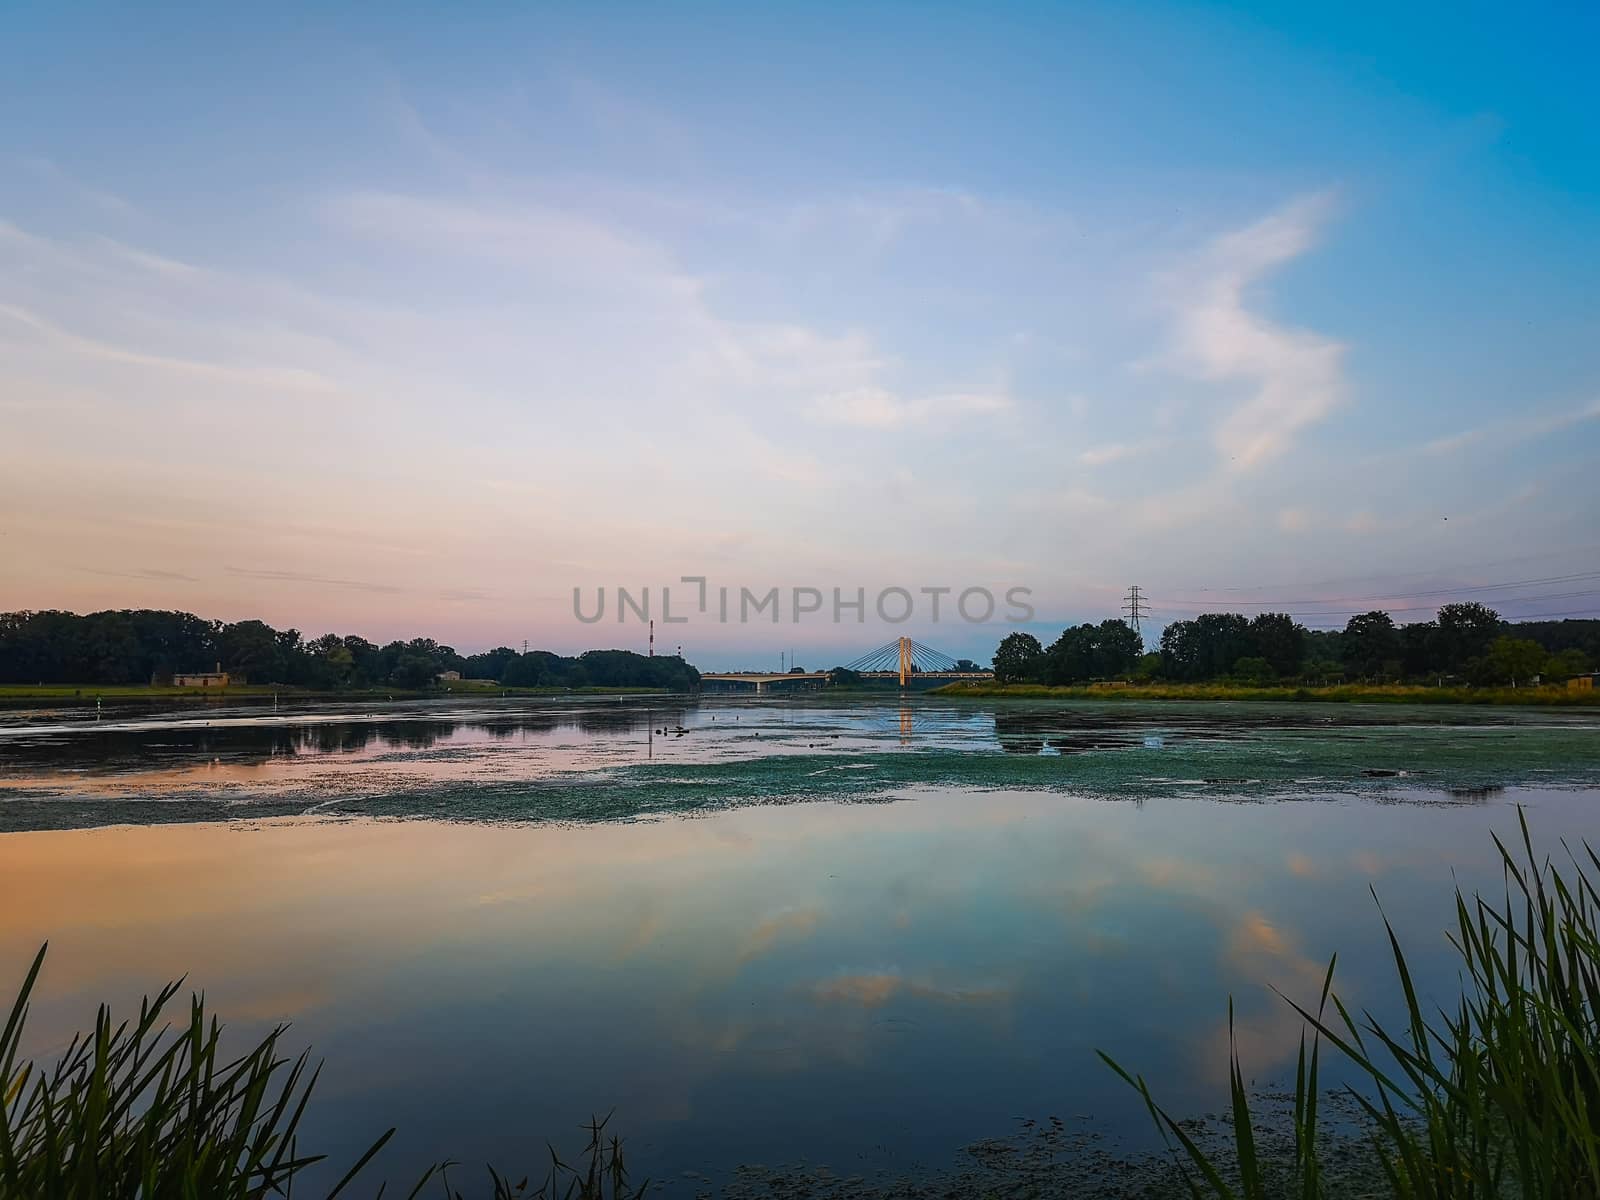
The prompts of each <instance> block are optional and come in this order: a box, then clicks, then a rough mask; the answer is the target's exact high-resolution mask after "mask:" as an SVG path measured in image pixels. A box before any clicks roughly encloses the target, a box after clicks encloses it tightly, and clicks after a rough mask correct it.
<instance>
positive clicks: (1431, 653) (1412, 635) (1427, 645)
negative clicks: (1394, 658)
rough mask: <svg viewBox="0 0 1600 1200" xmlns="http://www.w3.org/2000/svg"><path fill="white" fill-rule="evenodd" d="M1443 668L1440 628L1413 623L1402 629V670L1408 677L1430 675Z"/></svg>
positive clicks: (1430, 623)
mask: <svg viewBox="0 0 1600 1200" xmlns="http://www.w3.org/2000/svg"><path fill="white" fill-rule="evenodd" d="M1442 666H1443V664H1442V662H1441V661H1440V659H1439V626H1438V625H1437V624H1436V623H1435V622H1433V621H1413V622H1412V623H1411V624H1410V625H1402V626H1401V627H1400V669H1401V670H1402V671H1404V672H1405V674H1406V675H1407V676H1411V677H1415V676H1419V675H1428V674H1431V673H1433V672H1434V671H1436V670H1439V669H1441V668H1442Z"/></svg>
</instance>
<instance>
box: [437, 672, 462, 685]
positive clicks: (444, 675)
mask: <svg viewBox="0 0 1600 1200" xmlns="http://www.w3.org/2000/svg"><path fill="white" fill-rule="evenodd" d="M434 678H435V679H437V680H438V681H439V682H440V683H457V682H459V681H460V679H461V672H460V671H440V672H439V673H438V674H437V675H435V676H434Z"/></svg>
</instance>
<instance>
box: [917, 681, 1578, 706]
mask: <svg viewBox="0 0 1600 1200" xmlns="http://www.w3.org/2000/svg"><path fill="white" fill-rule="evenodd" d="M927 694H928V695H930V696H943V697H947V698H950V699H957V700H959V699H972V700H1008V699H1009V700H1102V701H1119V700H1189V701H1194V700H1237V701H1249V702H1277V703H1289V704H1445V705H1463V704H1464V705H1483V706H1499V707H1516V708H1600V691H1592V690H1591V691H1568V690H1567V689H1566V688H1564V687H1556V686H1549V687H1524V688H1509V687H1504V688H1473V687H1424V686H1410V685H1400V684H1387V685H1386V684H1359V683H1345V684H1335V685H1333V686H1329V687H1303V686H1298V685H1296V686H1289V685H1269V686H1264V687H1253V686H1247V685H1242V684H1225V683H1161V684H1133V683H1130V684H1106V683H1090V684H1069V685H1064V686H1060V685H1050V684H1043V683H951V684H946V685H945V686H944V687H941V688H933V689H931V690H930V691H929V692H928V693H927Z"/></svg>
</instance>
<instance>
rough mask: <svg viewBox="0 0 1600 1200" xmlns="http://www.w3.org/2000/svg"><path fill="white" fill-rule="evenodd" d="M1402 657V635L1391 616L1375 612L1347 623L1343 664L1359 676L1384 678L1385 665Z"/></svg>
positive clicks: (1376, 610)
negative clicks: (1382, 675)
mask: <svg viewBox="0 0 1600 1200" xmlns="http://www.w3.org/2000/svg"><path fill="white" fill-rule="evenodd" d="M1399 657H1400V635H1399V633H1397V632H1396V630H1395V627H1394V618H1393V617H1391V616H1390V615H1389V614H1388V613H1386V612H1383V611H1381V610H1378V609H1374V610H1373V611H1372V612H1366V613H1362V614H1361V615H1360V616H1355V617H1351V618H1350V620H1349V621H1348V622H1346V624H1345V627H1344V661H1345V665H1346V666H1347V667H1349V668H1350V669H1351V670H1352V671H1354V672H1356V673H1357V674H1358V675H1363V676H1367V677H1371V676H1374V675H1381V674H1382V673H1383V670H1384V664H1385V663H1387V662H1389V661H1391V660H1393V659H1398V658H1399Z"/></svg>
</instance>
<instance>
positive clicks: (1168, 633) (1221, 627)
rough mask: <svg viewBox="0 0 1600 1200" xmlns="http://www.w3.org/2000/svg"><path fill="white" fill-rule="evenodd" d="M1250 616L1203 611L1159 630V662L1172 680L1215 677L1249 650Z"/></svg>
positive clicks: (1225, 671) (1230, 666) (1231, 666)
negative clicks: (1196, 615)
mask: <svg viewBox="0 0 1600 1200" xmlns="http://www.w3.org/2000/svg"><path fill="white" fill-rule="evenodd" d="M1251 649H1252V647H1251V642H1250V619H1249V618H1248V617H1245V616H1241V615H1240V614H1239V613H1202V614H1201V615H1200V616H1198V617H1196V618H1195V619H1194V620H1192V621H1174V622H1173V623H1172V624H1171V625H1168V626H1167V627H1166V628H1165V629H1164V630H1162V631H1161V661H1162V669H1163V671H1164V673H1165V674H1166V675H1167V676H1168V677H1169V678H1171V679H1184V680H1190V681H1198V680H1204V679H1218V678H1220V677H1222V676H1223V675H1226V674H1227V673H1228V672H1229V671H1231V670H1232V669H1233V664H1234V663H1236V662H1238V661H1239V660H1240V659H1241V658H1246V657H1249V655H1250V653H1251Z"/></svg>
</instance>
